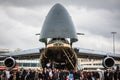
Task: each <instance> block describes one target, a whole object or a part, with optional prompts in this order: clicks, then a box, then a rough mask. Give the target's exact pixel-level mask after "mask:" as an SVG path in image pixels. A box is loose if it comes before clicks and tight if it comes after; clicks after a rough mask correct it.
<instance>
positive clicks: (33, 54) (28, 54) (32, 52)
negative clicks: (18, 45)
mask: <svg viewBox="0 0 120 80" xmlns="http://www.w3.org/2000/svg"><path fill="white" fill-rule="evenodd" d="M41 50H43V48H34V49H28V50H20V51H16V52H9V53H0V60H2V59H4V58H5V57H9V56H11V57H14V58H17V59H31V58H39V57H40V52H41Z"/></svg>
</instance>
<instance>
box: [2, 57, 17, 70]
mask: <svg viewBox="0 0 120 80" xmlns="http://www.w3.org/2000/svg"><path fill="white" fill-rule="evenodd" d="M4 65H5V66H6V67H7V68H8V69H12V68H14V67H15V65H16V60H15V59H14V58H13V57H7V58H5V60H4Z"/></svg>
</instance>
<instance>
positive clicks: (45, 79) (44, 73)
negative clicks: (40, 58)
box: [42, 67, 49, 80]
mask: <svg viewBox="0 0 120 80" xmlns="http://www.w3.org/2000/svg"><path fill="white" fill-rule="evenodd" d="M42 74H43V80H48V78H49V72H48V71H47V69H46V67H45V68H44V69H43V72H42Z"/></svg>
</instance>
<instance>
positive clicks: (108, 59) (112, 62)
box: [102, 57, 115, 68]
mask: <svg viewBox="0 0 120 80" xmlns="http://www.w3.org/2000/svg"><path fill="white" fill-rule="evenodd" d="M102 64H103V66H104V67H105V68H111V67H113V66H114V65H115V60H114V59H113V58H112V57H106V58H104V60H103V62H102Z"/></svg>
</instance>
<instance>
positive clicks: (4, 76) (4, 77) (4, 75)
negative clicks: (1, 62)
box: [1, 71, 7, 80]
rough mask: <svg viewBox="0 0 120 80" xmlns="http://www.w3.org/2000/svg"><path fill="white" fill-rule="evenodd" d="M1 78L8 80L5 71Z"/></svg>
mask: <svg viewBox="0 0 120 80" xmlns="http://www.w3.org/2000/svg"><path fill="white" fill-rule="evenodd" d="M1 80H7V76H6V73H5V72H4V71H3V73H2V75H1Z"/></svg>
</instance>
